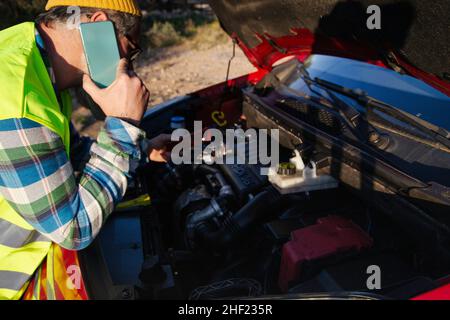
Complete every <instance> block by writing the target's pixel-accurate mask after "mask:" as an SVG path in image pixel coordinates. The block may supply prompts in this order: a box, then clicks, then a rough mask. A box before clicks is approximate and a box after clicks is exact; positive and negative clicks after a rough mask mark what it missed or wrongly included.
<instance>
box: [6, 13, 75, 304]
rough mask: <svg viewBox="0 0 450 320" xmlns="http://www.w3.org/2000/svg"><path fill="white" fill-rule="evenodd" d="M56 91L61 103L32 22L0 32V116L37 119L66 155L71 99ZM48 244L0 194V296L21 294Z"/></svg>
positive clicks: (9, 297)
mask: <svg viewBox="0 0 450 320" xmlns="http://www.w3.org/2000/svg"><path fill="white" fill-rule="evenodd" d="M60 96H61V99H60V100H61V101H62V106H60V104H59V102H58V98H57V96H56V93H55V90H54V88H53V85H52V82H51V79H50V76H49V74H48V71H47V68H46V66H45V64H44V61H43V59H42V57H41V54H40V51H39V49H38V47H37V45H36V40H35V24H34V23H32V22H26V23H22V24H19V25H16V26H14V27H11V28H9V29H6V30H3V31H0V120H5V119H11V118H27V119H30V120H33V121H35V122H37V123H39V124H42V125H44V126H46V127H48V128H49V129H50V130H52V131H54V132H55V133H56V134H58V135H59V136H60V137H61V139H62V140H63V142H64V145H65V147H66V151H67V153H68V154H69V148H70V131H69V122H70V115H71V112H72V103H71V98H70V95H69V93H68V92H62V93H61V95H60ZM0 144H1V141H0ZM51 244H52V243H51V241H50V240H49V239H48V238H46V237H45V236H43V235H41V234H40V233H38V232H37V231H36V230H34V229H33V227H32V226H31V225H30V224H29V223H27V222H26V221H25V220H24V219H23V218H22V217H21V215H20V214H19V213H17V212H16V211H15V210H14V209H13V208H12V207H11V206H10V205H9V204H8V203H7V202H6V201H5V199H4V198H3V197H1V196H0V299H20V297H21V295H22V294H23V292H24V291H25V289H26V287H27V284H28V282H29V280H30V278H31V276H32V275H33V273H34V272H35V270H36V269H37V268H38V267H39V265H40V264H41V262H42V261H43V260H44V258H45V257H46V256H47V253H48V252H49V250H50V246H51Z"/></svg>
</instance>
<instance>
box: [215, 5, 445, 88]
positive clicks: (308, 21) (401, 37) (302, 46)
mask: <svg viewBox="0 0 450 320" xmlns="http://www.w3.org/2000/svg"><path fill="white" fill-rule="evenodd" d="M209 3H210V5H211V7H212V8H213V10H214V11H215V13H216V14H217V16H218V17H219V20H220V22H221V24H222V26H223V28H224V30H225V31H226V32H227V33H228V34H229V35H230V36H231V37H233V38H234V39H236V41H238V43H239V45H240V47H241V48H242V49H243V51H244V52H245V54H246V55H247V57H248V58H249V60H250V61H251V62H252V63H253V64H254V65H255V66H257V67H258V68H262V69H267V70H270V69H271V68H272V64H273V63H274V62H276V61H277V60H279V59H281V58H283V57H286V56H292V55H295V56H298V57H299V58H301V59H302V58H306V57H307V56H309V55H310V54H311V53H320V54H328V55H335V56H342V57H347V58H352V59H357V60H363V61H367V62H370V63H373V64H377V65H380V66H387V67H390V68H392V69H394V70H397V71H402V72H405V73H408V74H410V75H412V76H415V77H417V78H419V79H421V80H423V81H425V82H427V83H429V84H430V85H432V86H433V87H435V88H437V89H438V90H440V91H442V92H444V93H445V94H447V95H450V82H449V79H450V59H449V56H450V32H449V29H450V22H449V21H450V19H449V13H450V1H448V0H434V1H423V0H358V1H342V0H341V1H339V0H320V1H319V0H315V1H310V0H282V1H281V0H280V1H277V0H275V1H274V0H245V1H243V0H209ZM374 4H376V5H378V6H379V7H380V8H381V30H369V29H368V27H367V20H368V18H369V17H370V16H371V14H368V13H367V8H368V7H369V6H370V5H374Z"/></svg>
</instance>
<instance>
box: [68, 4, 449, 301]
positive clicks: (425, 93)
mask: <svg viewBox="0 0 450 320" xmlns="http://www.w3.org/2000/svg"><path fill="white" fill-rule="evenodd" d="M209 2H210V5H211V6H212V8H213V10H214V11H215V12H216V14H217V15H218V17H219V20H220V22H221V24H222V26H223V28H224V30H225V31H226V32H227V33H228V34H229V35H230V37H232V38H233V39H234V40H235V42H236V44H237V45H238V46H239V47H240V48H241V49H242V50H243V51H244V52H245V54H246V55H247V57H248V59H249V60H250V61H251V62H252V63H253V64H254V65H255V67H257V68H258V71H257V72H255V73H253V74H249V75H247V76H245V77H242V78H239V79H234V80H230V81H228V82H226V83H222V84H218V85H216V86H213V87H210V88H206V89H204V90H201V91H199V92H195V93H192V94H190V95H187V96H183V97H179V98H177V99H174V100H172V101H168V102H166V103H164V104H162V105H160V106H158V107H157V108H154V109H152V110H150V111H149V112H148V113H147V114H146V117H145V119H144V121H143V124H142V125H143V128H145V130H146V131H147V134H148V135H149V136H150V137H151V136H155V135H157V134H159V133H161V132H165V131H166V130H167V128H169V127H170V123H171V122H172V123H174V122H176V123H178V124H179V125H180V127H185V128H186V129H189V130H191V131H192V130H193V129H194V121H198V120H200V121H202V130H203V131H205V130H207V129H210V128H215V129H219V130H225V129H242V130H247V129H251V128H253V129H277V130H278V132H279V137H278V142H279V143H280V149H279V156H280V162H281V164H280V165H279V166H278V168H277V171H276V172H275V176H276V178H273V177H269V178H268V177H267V176H264V175H261V168H263V167H264V164H262V163H259V162H258V163H257V164H246V163H244V164H205V163H202V164H193V165H192V164H180V165H175V164H173V163H170V164H167V165H156V164H152V165H149V166H145V167H143V168H141V170H140V174H139V177H138V179H137V180H136V183H135V185H133V186H131V187H130V190H129V191H128V195H127V199H126V200H133V199H138V200H136V201H134V202H133V201H131V202H129V203H128V204H125V205H122V206H121V207H120V208H119V209H118V212H117V214H115V215H114V216H113V217H112V218H110V220H109V221H108V223H107V224H106V225H105V227H104V229H103V230H102V233H101V234H100V236H99V237H98V239H97V240H96V241H95V243H94V244H93V245H92V246H91V247H89V248H88V249H87V250H85V251H82V252H80V253H78V257H73V256H72V257H71V259H74V258H78V259H79V265H80V268H81V271H82V276H83V281H82V283H81V285H80V288H81V289H80V294H81V295H82V297H85V298H87V297H89V298H90V299H193V300H197V299H212V298H230V297H231V298H236V297H240V298H255V297H256V298H262V299H274V298H275V299H286V298H290V299H292V298H293V299H330V298H336V299H355V298H356V299H450V215H449V213H450V98H449V96H450V82H449V78H450V77H449V73H448V72H450V64H449V63H450V60H449V59H448V58H449V56H450V49H449V44H450V39H449V33H448V29H449V21H450V20H449V12H450V3H449V2H448V1H447V0H435V1H426V2H425V1H419V0H407V1H396V0H384V1H381V0H379V1H369V0H360V1H351V2H350V1H348V2H341V1H337V0H326V1H306V0H295V1H294V0H286V1H271V0H245V1H237V0H210V1H209ZM375 3H376V4H377V7H373V6H372V7H370V8H369V6H371V5H373V4H375ZM368 8H369V9H368ZM377 19H381V20H380V21H378V22H380V23H381V24H380V25H379V26H381V29H377ZM268 139H269V138H268ZM269 140H270V139H269ZM300 158H301V159H302V160H303V162H304V163H305V164H306V167H304V168H302V167H300V166H298V165H297V164H298V163H299V161H300V160H299V159H300ZM296 161H297V162H296ZM302 172H303V173H302ZM305 172H310V173H311V172H313V173H314V174H312V175H311V176H308V177H306V173H305ZM299 174H300V175H301V174H305V175H303V176H301V177H300V178H303V179H305V180H302V181H303V182H302V183H303V184H301V183H300V184H296V185H295V186H296V187H295V188H294V189H293V188H292V187H286V185H287V184H285V182H286V181H293V180H288V179H291V178H292V177H295V175H299ZM308 179H311V180H308ZM314 179H316V180H314ZM306 180H308V181H310V182H311V181H313V182H314V183H312V184H306V183H305V181H306ZM318 181H320V183H319V182H318ZM143 195H144V196H145V195H148V196H149V197H150V198H151V204H150V202H149V201H148V199H147V200H146V201H142V200H143V199H144V200H145V198H142V196H143ZM139 197H141V198H139ZM140 200H141V201H140ZM70 254H71V255H73V253H70ZM72 262H73V261H72Z"/></svg>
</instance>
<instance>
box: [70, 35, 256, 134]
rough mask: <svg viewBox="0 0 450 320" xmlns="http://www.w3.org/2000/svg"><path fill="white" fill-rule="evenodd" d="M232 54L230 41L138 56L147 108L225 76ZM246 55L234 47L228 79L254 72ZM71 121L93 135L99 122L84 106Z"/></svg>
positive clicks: (97, 128) (184, 45)
mask: <svg viewBox="0 0 450 320" xmlns="http://www.w3.org/2000/svg"><path fill="white" fill-rule="evenodd" d="M232 53H233V44H232V42H231V40H230V41H226V42H223V41H220V42H219V43H217V44H208V45H207V46H206V47H203V48H202V46H198V44H192V43H185V44H182V45H179V46H175V47H170V48H163V49H157V50H154V51H152V52H151V54H150V55H148V56H147V57H143V58H142V59H140V63H139V64H138V66H137V67H136V72H137V73H138V74H139V76H140V77H141V78H142V79H143V81H144V82H145V84H146V85H147V87H148V88H149V90H150V92H151V100H150V103H149V108H152V107H153V106H155V105H157V104H159V103H161V102H164V101H166V100H168V99H171V98H174V97H177V96H180V95H184V94H188V93H191V92H194V91H196V90H199V89H202V88H205V87H208V86H210V85H213V84H216V83H220V82H223V81H224V80H225V78H226V72H227V66H228V61H229V60H230V58H231V56H232ZM254 70H255V69H254V67H253V66H252V65H251V64H250V62H249V61H248V60H247V58H246V57H245V55H244V54H243V53H242V51H241V50H240V49H239V47H236V57H235V58H234V59H233V62H232V65H231V70H230V78H235V77H238V76H241V75H244V74H247V73H249V72H252V71H254ZM73 122H74V125H75V127H76V128H77V130H79V131H80V132H81V134H84V135H89V136H91V137H94V138H95V137H96V136H97V133H98V130H99V129H100V128H101V125H102V122H99V121H96V120H95V119H94V118H93V117H92V115H91V113H90V111H89V110H88V109H87V108H85V107H81V106H80V107H77V108H76V109H75V110H74V114H73Z"/></svg>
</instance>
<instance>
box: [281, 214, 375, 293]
mask: <svg viewBox="0 0 450 320" xmlns="http://www.w3.org/2000/svg"><path fill="white" fill-rule="evenodd" d="M372 245H373V240H372V238H371V237H370V236H369V235H368V234H366V233H365V232H364V231H363V230H361V228H360V227H358V226H357V225H356V224H354V223H353V222H352V221H350V220H347V219H345V218H342V217H339V216H329V217H326V218H322V219H319V220H318V221H317V224H316V225H313V226H309V227H306V228H302V229H299V230H296V231H294V232H292V234H291V240H290V241H289V242H287V243H285V244H284V246H283V249H282V256H281V265H280V273H279V278H278V285H279V288H280V289H281V290H282V291H283V292H287V291H288V289H289V286H290V285H292V284H295V282H296V281H299V280H300V279H301V276H302V272H303V271H304V269H305V268H306V267H307V266H311V265H314V264H320V263H321V262H324V261H333V262H336V261H339V259H340V258H342V257H347V256H349V255H351V254H356V253H360V252H362V251H363V250H365V249H368V248H370V247H372Z"/></svg>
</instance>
